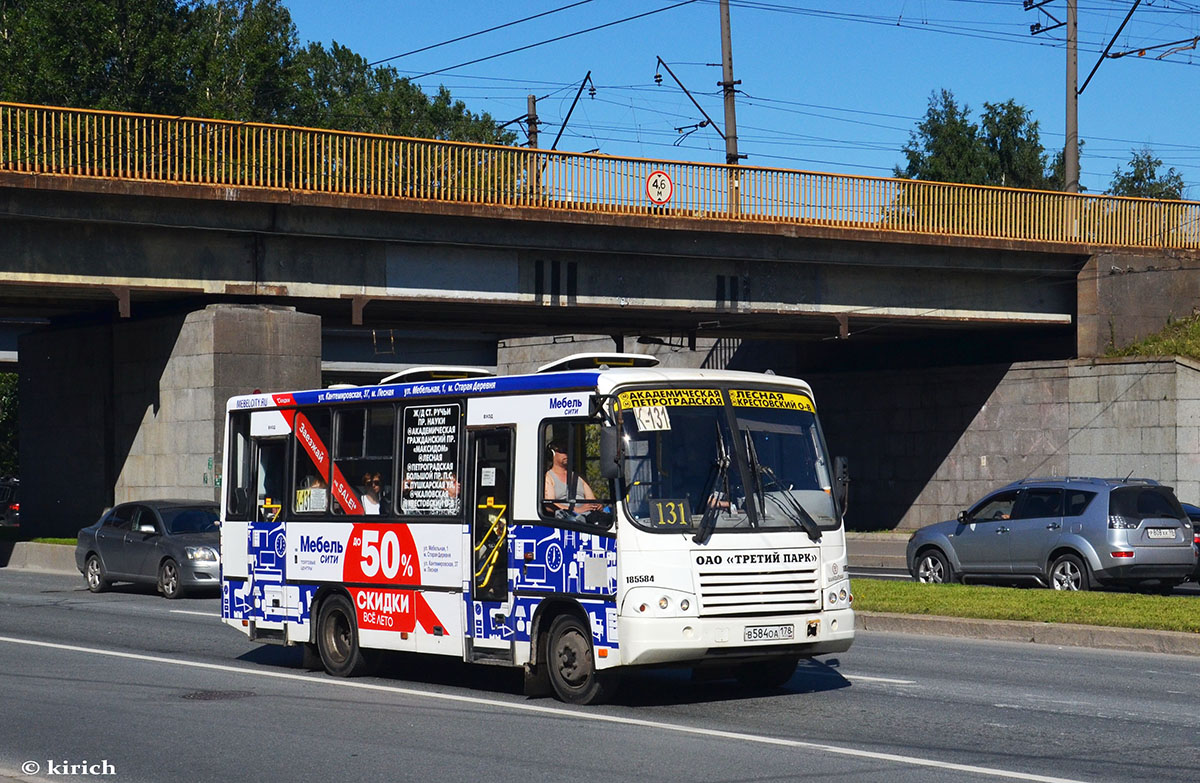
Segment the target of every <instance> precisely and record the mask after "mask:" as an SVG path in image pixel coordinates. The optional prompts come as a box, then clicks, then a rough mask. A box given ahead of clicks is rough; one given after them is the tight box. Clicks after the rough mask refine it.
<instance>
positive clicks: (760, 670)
mask: <svg viewBox="0 0 1200 783" xmlns="http://www.w3.org/2000/svg"><path fill="white" fill-rule="evenodd" d="M799 663H800V657H799V656H795V655H794V656H791V657H788V658H777V659H775V660H773V661H759V662H758V663H747V664H745V665H743V666H739V667H738V670H737V680H738V682H740V683H741V684H742V685H745V686H746V687H747V688H755V689H759V690H769V689H773V688H778V687H780V686H781V685H783V684H784V683H785V682H787V681H788V680H790V679H792V675H793V674H795V673H796V666H797V665H799Z"/></svg>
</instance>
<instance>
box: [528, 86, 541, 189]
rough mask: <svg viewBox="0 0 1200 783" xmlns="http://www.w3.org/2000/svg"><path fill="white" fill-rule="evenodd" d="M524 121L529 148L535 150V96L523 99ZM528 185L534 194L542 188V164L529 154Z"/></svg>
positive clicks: (536, 135) (536, 133) (536, 128)
mask: <svg viewBox="0 0 1200 783" xmlns="http://www.w3.org/2000/svg"><path fill="white" fill-rule="evenodd" d="M525 122H526V124H527V125H528V126H529V131H528V134H529V149H531V150H536V149H537V145H538V116H537V96H536V95H530V96H529V97H528V98H526V100H525ZM529 163H530V165H529V185H530V187H531V188H532V189H533V193H534V195H538V194H540V193H541V190H542V166H541V164H540V163H539V162H538V159H537V157H536V155H530V156H529Z"/></svg>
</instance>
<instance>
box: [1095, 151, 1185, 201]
mask: <svg viewBox="0 0 1200 783" xmlns="http://www.w3.org/2000/svg"><path fill="white" fill-rule="evenodd" d="M1132 153H1133V157H1132V158H1131V159H1130V161H1129V171H1125V170H1124V169H1122V168H1121V167H1120V166H1117V168H1116V170H1115V171H1113V178H1112V182H1111V183H1110V184H1109V186H1108V192H1109V193H1111V194H1112V195H1114V196H1139V197H1141V198H1155V199H1175V200H1178V199H1182V198H1183V192H1184V190H1186V189H1187V185H1186V184H1185V183H1184V181H1183V177H1182V176H1180V174H1179V172H1177V171H1176V170H1175V169H1174V168H1171V169H1168V170H1167V172H1166V174H1163V175H1162V176H1161V177H1160V176H1159V173H1158V170H1159V167H1160V166H1162V164H1163V162H1162V160H1161V159H1159V158H1158V157H1156V156H1155V155H1154V153H1153V152H1152V151H1151V150H1150V149H1149V148H1148V147H1143V148H1142V149H1141V150H1132Z"/></svg>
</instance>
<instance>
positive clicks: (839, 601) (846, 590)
mask: <svg viewBox="0 0 1200 783" xmlns="http://www.w3.org/2000/svg"><path fill="white" fill-rule="evenodd" d="M853 600H854V596H853V595H852V594H851V593H850V581H849V580H843V581H841V582H838V583H837V584H835V585H830V586H829V587H827V588H825V608H826V609H846V608H847V607H849V606H850V603H851V602H852V601H853Z"/></svg>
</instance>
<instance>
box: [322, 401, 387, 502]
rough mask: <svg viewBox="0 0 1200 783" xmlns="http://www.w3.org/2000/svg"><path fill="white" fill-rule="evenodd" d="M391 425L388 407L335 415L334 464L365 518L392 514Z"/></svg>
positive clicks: (349, 410)
mask: <svg viewBox="0 0 1200 783" xmlns="http://www.w3.org/2000/svg"><path fill="white" fill-rule="evenodd" d="M395 422H396V410H395V408H393V407H392V406H391V405H390V404H389V405H376V406H371V407H364V408H350V409H346V410H339V411H338V412H337V421H336V423H335V428H336V438H337V440H336V445H335V448H334V453H333V460H334V464H336V465H337V466H338V468H339V469H340V470H341V473H342V475H343V476H344V477H345V479H346V481H347V482H349V484H350V485H351V486H352V487H353V488H354V490H355V491H356V492H357V493H358V495H359V499H360V500H361V502H362V507H363V511H364V512H365V513H367V514H382V515H384V516H391V515H392V513H393V505H392V501H393V498H394V494H395V493H394V485H393V479H392V475H393V474H392V462H393V459H392V449H393V445H394V442H395V441H394V437H393V430H394V428H395Z"/></svg>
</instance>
